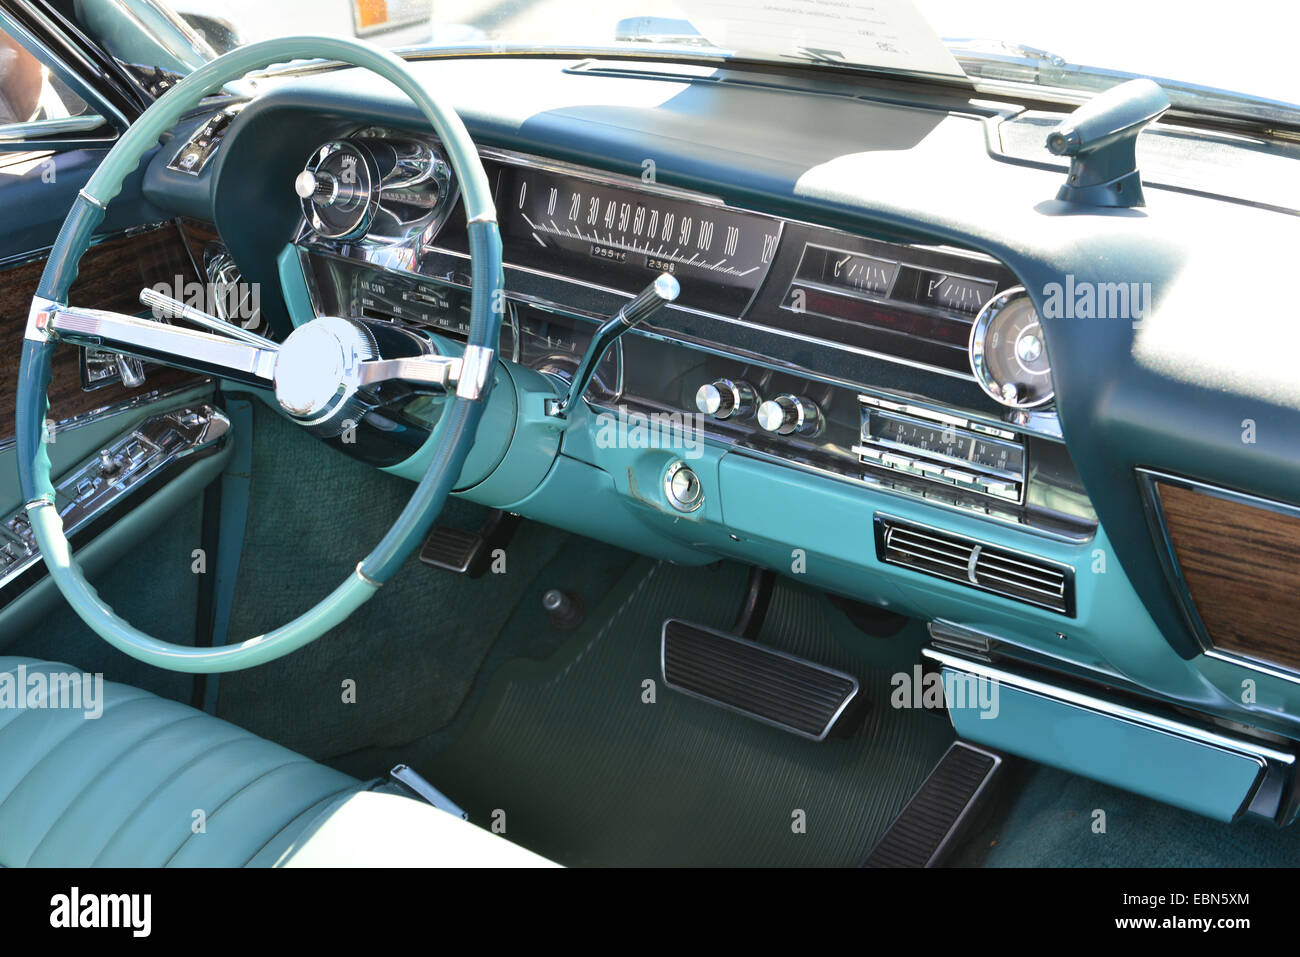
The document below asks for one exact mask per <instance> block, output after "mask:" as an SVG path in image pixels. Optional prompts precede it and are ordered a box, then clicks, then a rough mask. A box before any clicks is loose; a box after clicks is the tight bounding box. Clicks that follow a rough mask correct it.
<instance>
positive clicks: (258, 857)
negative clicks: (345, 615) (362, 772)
mask: <svg viewBox="0 0 1300 957" xmlns="http://www.w3.org/2000/svg"><path fill="white" fill-rule="evenodd" d="M80 675H81V673H80V672H77V671H76V670H75V669H73V668H71V667H69V666H67V665H62V664H55V663H52V662H48V661H39V660H35V659H30V658H7V657H0V866H4V867H21V866H25V865H26V866H64V867H89V866H109V867H111V866H117V867H172V866H217V867H241V866H244V865H248V864H253V865H267V866H275V865H284V864H288V863H291V862H293V861H294V859H295V856H296V855H297V854H298V853H299V852H300V851H303V850H305V848H306V847H307V846H309V845H310V847H311V852H310V854H309V855H308V857H307V859H305V860H303V861H302V862H301V863H307V864H315V865H329V864H332V863H339V864H344V863H356V862H357V860H358V857H359V855H360V851H358V850H357V848H358V847H361V846H363V845H364V846H365V847H366V848H368V854H369V857H368V859H367V861H366V863H369V864H372V865H382V864H385V863H388V861H387V860H386V859H385V858H386V855H387V854H389V853H390V852H391V853H392V854H395V855H397V856H398V859H397V860H396V861H395V862H396V863H402V864H405V863H412V861H411V859H410V848H404V847H401V846H390V845H392V844H397V845H400V844H401V841H402V836H401V834H400V833H399V831H398V830H396V829H395V828H394V827H393V826H392V822H391V821H380V820H377V819H370V818H371V816H372V815H379V816H381V817H386V816H391V817H392V819H393V821H397V820H405V821H408V822H415V821H418V820H421V819H424V820H426V821H427V820H428V819H429V818H430V816H432V817H433V818H434V819H436V818H445V819H446V821H450V822H453V823H454V824H455V825H457V826H463V827H467V828H471V829H472V830H474V831H476V832H477V833H478V835H481V837H483V838H486V839H487V840H488V841H491V842H493V843H492V846H491V847H492V849H494V850H497V851H500V850H501V849H502V848H500V847H498V845H502V846H504V847H506V848H513V845H509V844H508V843H507V842H505V841H503V840H501V839H500V838H497V837H495V836H493V835H491V834H488V833H487V832H486V831H482V830H480V829H478V828H474V827H473V825H469V824H466V823H465V822H463V821H461V820H459V819H457V818H453V817H452V816H451V815H448V814H446V813H444V812H442V811H439V810H437V809H435V808H433V807H430V806H429V805H427V804H425V803H423V802H421V801H416V800H413V799H410V798H406V797H399V796H395V795H383V797H386V798H387V799H388V801H392V802H399V803H397V804H389V803H387V802H385V803H381V804H377V803H375V802H374V801H373V800H365V801H363V802H360V803H353V802H351V801H350V800H349V799H350V798H352V797H354V796H356V795H358V794H361V793H364V792H365V790H366V787H367V786H366V785H365V784H363V783H362V782H359V781H357V780H356V779H355V778H352V777H349V776H348V775H346V774H342V773H340V772H338V771H335V770H333V769H331V768H327V767H325V766H324V765H321V764H317V763H316V762H315V761H311V760H309V759H307V758H305V757H303V756H302V755H299V754H295V753H294V752H292V751H290V750H288V749H287V748H282V747H280V746H279V745H278V744H273V743H272V742H270V741H267V740H265V739H263V738H259V737H257V736H256V735H253V734H250V733H249V732H247V731H244V730H243V729H241V728H238V727H236V726H235V725H233V724H229V723H228V722H225V721H222V720H220V719H218V718H214V717H212V716H211V715H208V714H205V713H203V712H201V711H196V710H195V709H193V708H191V707H189V706H187V705H183V704H179V703H177V702H175V701H168V700H166V699H163V698H159V697H157V696H156V695H153V694H150V693H149V692H147V691H141V690H140V689H138V688H132V687H130V686H129V685H121V684H116V683H113V682H103V683H102V693H101V694H100V695H98V696H95V695H88V696H87V697H86V700H85V701H80V702H78V706H77V707H52V706H51V703H54V702H56V701H57V700H58V697H59V696H58V695H56V694H55V692H54V690H51V689H56V688H58V689H62V690H63V691H64V692H66V691H68V690H69V689H70V688H71V687H72V685H71V684H68V683H66V681H65V682H60V680H59V678H60V676H76V679H77V683H78V684H79V683H80V681H81V677H80ZM63 703H64V704H66V703H68V697H67V695H66V694H65V695H64V696H63ZM371 797H378V796H377V795H372V796H371ZM336 816H337V817H338V820H337V821H335V817H336ZM443 823H444V822H443V821H441V820H435V821H434V823H433V824H432V825H428V824H427V823H426V824H424V825H420V826H419V827H418V828H417V827H416V826H415V824H414V823H411V824H410V827H411V828H412V829H414V830H416V831H421V832H427V831H428V830H429V827H433V828H434V829H435V830H436V829H437V828H438V826H439V825H442V824H443ZM456 833H460V832H459V831H457V832H456ZM309 838H311V839H312V840H308V839H309ZM416 846H419V847H422V848H424V852H425V854H426V855H427V856H432V855H442V857H441V859H439V860H430V859H422V860H420V861H419V863H422V864H425V865H429V864H452V865H457V866H462V865H468V864H474V863H479V861H478V860H477V859H466V857H465V855H467V854H473V855H475V858H477V853H478V852H476V851H474V850H473V849H472V848H469V847H468V846H467V845H466V844H465V842H464V841H459V842H457V841H453V840H449V839H446V838H445V837H444V838H443V839H441V840H434V841H432V842H431V841H430V840H428V839H427V834H426V838H425V839H421V840H419V841H417V842H416ZM479 846H480V847H482V846H483V845H479ZM514 850H516V851H519V852H520V853H521V854H525V855H526V854H527V853H528V852H526V851H521V850H520V849H517V848H514Z"/></svg>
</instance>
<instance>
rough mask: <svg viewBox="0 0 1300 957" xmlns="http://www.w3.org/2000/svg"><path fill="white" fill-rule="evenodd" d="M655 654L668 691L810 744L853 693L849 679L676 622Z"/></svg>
mask: <svg viewBox="0 0 1300 957" xmlns="http://www.w3.org/2000/svg"><path fill="white" fill-rule="evenodd" d="M660 654H661V658H660V661H661V666H662V669H663V678H664V684H666V685H667V686H668V687H670V688H673V689H676V690H677V691H680V692H682V693H684V694H688V695H691V696H692V697H695V698H700V699H702V700H704V701H708V702H710V703H711V704H715V705H718V706H719V707H721V708H726V709H727V710H729V711H735V712H737V713H738V714H743V715H745V716H746V717H749V718H754V719H755V720H757V721H762V722H764V723H766V724H770V725H774V726H775V727H778V728H781V729H782V730H785V731H789V732H791V733H793V734H797V735H801V736H802V737H805V738H811V739H812V740H814V741H821V740H823V739H824V738H825V737H826V735H828V734H829V733H830V731H831V729H832V728H833V727H834V726H835V723H836V721H838V720H839V719H840V717H841V716H842V715H843V714H844V713H845V711H846V709H847V708H848V707H849V704H850V703H851V702H853V700H854V699H855V698H856V697H857V694H858V679H856V678H854V677H853V676H852V675H847V674H845V673H844V672H842V671H836V670H835V669H833V668H827V667H826V666H825V665H819V664H817V663H816V662H815V661H808V660H806V659H804V658H797V657H795V656H794V655H789V654H786V653H785V652H782V651H775V650H773V649H771V648H768V647H766V646H764V645H760V644H758V643H757V642H753V641H749V640H747V639H744V638H738V637H736V636H735V635H729V634H727V633H726V632H722V631H717V630H715V629H712V628H705V627H703V626H701V625H693V624H691V623H690V622H686V621H681V620H680V619H677V618H669V619H668V620H667V621H665V622H664V628H663V638H662V644H661V652H660Z"/></svg>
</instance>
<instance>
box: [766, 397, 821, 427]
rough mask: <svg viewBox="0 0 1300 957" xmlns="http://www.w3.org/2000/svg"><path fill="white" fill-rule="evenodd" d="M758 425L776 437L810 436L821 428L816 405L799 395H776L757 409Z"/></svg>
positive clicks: (819, 411)
mask: <svg viewBox="0 0 1300 957" xmlns="http://www.w3.org/2000/svg"><path fill="white" fill-rule="evenodd" d="M758 424H759V426H761V427H762V428H763V429H764V430H765V431H767V432H775V433H776V434H777V435H794V434H798V435H812V434H813V433H815V432H817V431H818V430H819V429H820V428H821V424H822V413H821V409H819V408H817V403H816V402H813V401H812V400H811V399H806V398H804V397H803V396H801V395H789V394H787V395H778V396H777V397H776V398H775V399H768V400H767V401H766V402H764V403H763V404H762V405H760V406H759V407H758Z"/></svg>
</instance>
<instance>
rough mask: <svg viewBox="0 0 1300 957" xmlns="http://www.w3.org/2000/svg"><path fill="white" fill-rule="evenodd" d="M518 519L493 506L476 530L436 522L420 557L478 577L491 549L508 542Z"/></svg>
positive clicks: (471, 576)
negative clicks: (466, 529) (470, 530)
mask: <svg viewBox="0 0 1300 957" xmlns="http://www.w3.org/2000/svg"><path fill="white" fill-rule="evenodd" d="M519 522H520V518H519V516H518V515H516V514H514V513H513V512H503V511H501V510H500V509H497V508H494V509H492V510H491V511H490V512H489V513H488V517H487V519H485V520H484V522H483V525H482V527H481V528H479V530H478V531H477V532H467V531H465V530H464V529H460V528H452V527H451V526H450V525H438V526H436V527H435V528H434V530H433V531H432V532H430V533H429V537H428V538H426V539H425V540H424V544H423V545H422V546H420V561H422V562H424V563H425V564H426V565H433V566H434V567H435V568H442V569H445V570H447V571H449V572H455V573H456V574H457V575H467V576H469V577H470V578H478V577H479V576H480V575H482V574H483V573H484V572H485V571H487V569H488V565H489V564H491V561H492V553H493V552H494V551H496V550H497V549H498V548H505V546H506V545H507V544H509V542H510V539H511V538H513V537H514V534H515V529H517V528H518V527H519Z"/></svg>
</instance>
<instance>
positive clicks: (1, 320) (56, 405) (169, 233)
mask: <svg viewBox="0 0 1300 957" xmlns="http://www.w3.org/2000/svg"><path fill="white" fill-rule="evenodd" d="M44 268H45V260H44V259H39V260H33V261H31V262H26V263H22V264H21V265H17V266H11V267H9V268H7V269H4V270H0V363H2V364H3V366H2V368H3V375H0V440H3V439H7V438H9V437H12V435H13V432H14V401H15V393H14V384H15V383H16V382H17V381H18V358H19V354H20V352H21V350H22V339H23V332H24V331H25V330H26V327H27V311H28V309H29V308H30V306H31V302H32V296H34V295H35V294H36V286H37V283H38V282H39V281H40V278H41V271H42V270H43V269H44ZM177 276H181V277H183V278H184V280H185V281H186V282H197V281H198V275H197V274H196V273H195V271H194V267H193V265H192V264H191V262H190V256H189V252H188V250H187V248H186V244H185V241H184V239H183V237H182V236H181V233H180V230H179V229H178V227H177V226H176V225H175V224H171V223H169V224H167V225H165V226H162V227H160V228H158V229H151V230H148V231H147V232H142V233H136V234H133V235H127V236H119V237H117V238H114V239H108V240H105V241H104V242H102V243H98V244H97V245H94V246H92V247H90V249H89V250H87V251H86V255H85V256H83V257H82V259H81V268H80V270H79V272H78V274H77V281H76V282H75V283H74V284H73V286H72V290H71V292H70V293H69V296H68V301H69V302H70V303H71V304H73V305H78V306H88V307H91V308H95V309H110V310H113V311H115V312H124V313H127V314H130V315H135V314H136V313H138V312H139V311H140V308H141V307H140V303H139V299H138V296H139V294H140V290H141V289H142V288H143V287H145V286H152V285H153V284H154V283H157V282H167V283H172V282H174V281H175V277H177ZM78 352H79V350H78V349H77V348H76V347H75V346H59V347H58V348H57V349H56V350H55V352H54V358H53V361H52V363H51V370H50V373H51V374H50V392H49V395H50V418H51V419H53V420H55V421H56V422H58V421H62V420H64V419H67V418H71V417H72V416H74V415H82V414H84V413H86V412H91V411H94V410H95V409H102V408H104V407H105V406H109V405H116V404H118V403H121V402H125V401H128V400H130V399H132V398H134V397H136V396H139V395H147V394H148V393H151V392H156V391H160V390H168V391H170V390H173V389H176V388H179V387H181V386H184V385H187V384H191V383H196V382H199V381H201V378H202V377H201V376H196V375H194V374H193V373H190V372H181V371H178V370H175V369H166V368H161V367H153V368H150V370H149V374H148V378H147V379H146V381H145V383H144V385H142V386H140V387H139V388H138V389H128V388H126V387H125V386H123V385H121V384H120V383H114V384H112V385H107V386H104V387H103V388H100V389H95V390H93V391H90V392H87V391H85V390H83V389H82V388H81V366H80V359H79V357H78Z"/></svg>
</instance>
